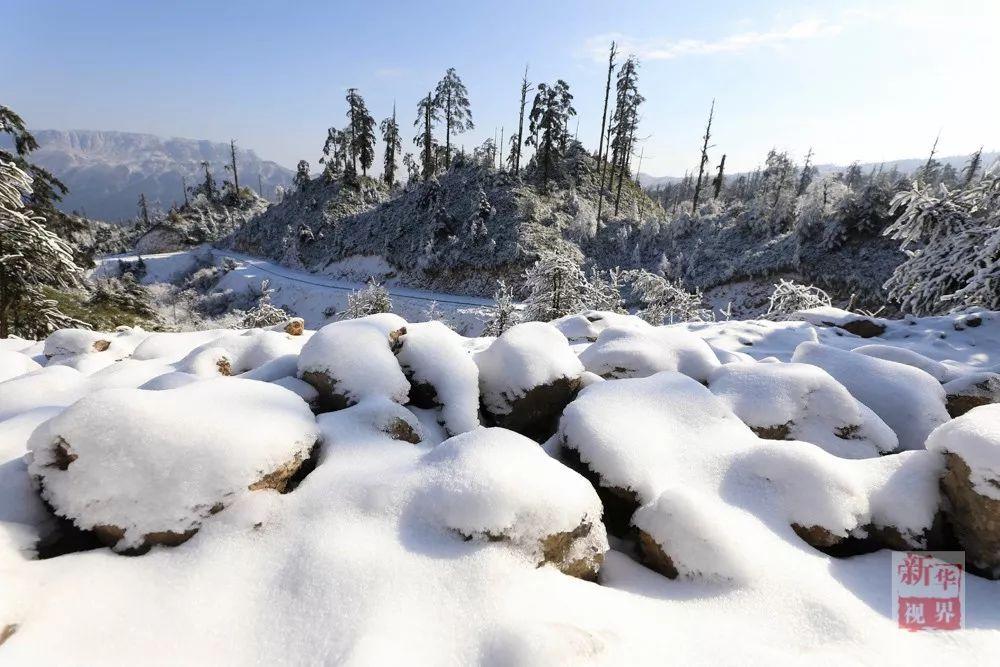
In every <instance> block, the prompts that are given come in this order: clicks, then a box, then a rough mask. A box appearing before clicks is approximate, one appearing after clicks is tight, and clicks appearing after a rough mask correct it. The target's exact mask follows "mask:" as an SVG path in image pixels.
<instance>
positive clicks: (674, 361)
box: [580, 325, 719, 382]
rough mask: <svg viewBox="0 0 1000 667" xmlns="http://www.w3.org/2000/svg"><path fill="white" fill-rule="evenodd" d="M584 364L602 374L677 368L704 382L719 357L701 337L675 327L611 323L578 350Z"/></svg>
mask: <svg viewBox="0 0 1000 667" xmlns="http://www.w3.org/2000/svg"><path fill="white" fill-rule="evenodd" d="M580 361H582V362H583V365H584V368H586V369H587V370H588V371H590V372H591V373H596V374H597V375H600V376H601V377H605V378H629V377H631V378H636V377H647V376H649V375H652V374H653V373H659V372H660V371H677V372H679V373H683V374H684V375H687V376H688V377H691V378H694V379H695V380H698V381H699V382H706V381H707V380H708V376H709V375H711V373H712V371H714V370H715V369H716V368H718V367H719V358H718V357H717V356H716V355H715V353H714V352H713V351H712V348H711V347H709V346H708V343H706V342H705V341H704V340H703V339H701V338H699V337H698V336H695V335H694V334H692V333H690V332H688V331H686V330H684V329H681V328H677V327H635V326H631V325H629V326H614V327H609V328H607V329H605V330H604V331H602V332H601V334H600V335H599V336H598V337H597V341H596V342H595V343H594V344H593V345H591V346H590V347H588V348H587V349H586V350H584V351H583V352H582V353H581V354H580Z"/></svg>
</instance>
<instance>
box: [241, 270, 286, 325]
mask: <svg viewBox="0 0 1000 667" xmlns="http://www.w3.org/2000/svg"><path fill="white" fill-rule="evenodd" d="M272 294H274V290H273V289H272V288H271V281H270V280H263V281H261V283H260V296H258V297H257V305H255V306H254V307H253V308H251V309H250V310H248V311H247V312H246V314H244V316H243V322H242V326H243V328H244V329H254V328H257V327H273V326H274V325H276V324H281V323H282V322H287V321H288V313H287V312H285V311H284V310H283V309H282V308H278V307H277V306H275V305H274V304H273V303H271V295H272Z"/></svg>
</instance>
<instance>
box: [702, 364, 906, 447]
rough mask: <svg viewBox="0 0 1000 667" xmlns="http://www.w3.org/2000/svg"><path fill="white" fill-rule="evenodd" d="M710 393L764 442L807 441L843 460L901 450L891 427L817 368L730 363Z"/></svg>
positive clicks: (718, 372) (712, 382) (713, 378)
mask: <svg viewBox="0 0 1000 667" xmlns="http://www.w3.org/2000/svg"><path fill="white" fill-rule="evenodd" d="M709 389H710V390H711V391H712V393H714V394H715V395H716V396H719V397H720V398H721V399H722V400H723V401H725V403H726V405H728V406H729V408H730V409H731V410H732V411H733V412H734V413H736V415H737V416H738V417H739V418H740V419H741V420H743V422H744V423H745V424H746V425H747V426H749V427H750V428H751V429H753V430H754V432H755V433H757V435H759V436H761V437H763V438H769V439H773V440H804V441H806V442H810V443H813V444H815V445H819V446H820V447H822V448H823V449H825V450H826V451H828V452H830V453H831V454H834V455H835V456H841V457H843V458H869V457H873V456H878V455H879V454H884V453H888V452H891V451H893V450H895V449H896V448H897V447H898V446H899V442H898V440H897V438H896V434H895V433H893V432H892V430H891V429H890V428H889V427H888V426H886V424H885V422H883V421H882V420H881V419H880V418H879V417H878V416H877V415H876V414H875V413H873V412H872V411H871V410H870V409H869V408H868V407H867V406H865V405H864V404H862V403H860V402H859V401H858V400H857V399H855V398H854V397H853V396H851V394H850V392H848V391H847V389H845V388H844V387H843V386H842V385H841V384H840V383H838V382H837V381H836V380H834V379H833V378H832V377H831V376H830V374H829V373H827V372H826V371H824V370H823V369H821V368H818V367H816V366H811V365H808V364H797V363H787V364H782V363H769V364H763V363H755V362H751V363H733V364H727V365H725V366H721V367H720V368H718V369H716V371H715V372H714V373H712V376H711V378H710V379H709Z"/></svg>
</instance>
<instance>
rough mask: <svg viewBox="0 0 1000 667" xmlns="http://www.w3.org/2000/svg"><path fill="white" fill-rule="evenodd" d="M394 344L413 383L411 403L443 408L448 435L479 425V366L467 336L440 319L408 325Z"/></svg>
mask: <svg viewBox="0 0 1000 667" xmlns="http://www.w3.org/2000/svg"><path fill="white" fill-rule="evenodd" d="M400 331H401V333H400V334H399V335H398V336H396V338H395V340H394V341H393V343H392V346H393V348H394V351H395V353H396V359H398V360H399V363H400V364H401V365H402V367H403V371H404V372H405V373H406V376H407V379H408V380H409V382H410V403H411V404H413V405H415V406H416V407H419V408H425V409H427V408H433V407H440V408H441V422H442V425H443V426H444V428H445V430H446V432H447V433H448V434H449V435H458V434H459V433H465V432H466V431H471V430H472V429H474V428H477V427H478V426H479V367H478V366H476V362H475V361H473V359H472V355H471V354H470V353H469V351H468V349H467V346H466V345H465V339H464V338H463V337H462V336H460V335H458V334H457V333H455V332H454V331H452V330H451V329H449V328H448V327H447V326H445V325H444V324H442V323H441V322H437V321H430V322H422V323H419V324H408V325H407V326H406V327H405V329H401V330H400Z"/></svg>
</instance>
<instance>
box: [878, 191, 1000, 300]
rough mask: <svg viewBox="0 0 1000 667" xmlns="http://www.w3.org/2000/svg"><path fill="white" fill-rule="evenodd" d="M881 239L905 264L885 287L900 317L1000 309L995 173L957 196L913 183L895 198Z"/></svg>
mask: <svg viewBox="0 0 1000 667" xmlns="http://www.w3.org/2000/svg"><path fill="white" fill-rule="evenodd" d="M892 212H893V213H897V212H899V217H898V218H897V219H896V220H895V221H894V222H893V223H892V224H890V225H889V226H888V227H887V228H886V230H885V232H884V234H885V235H886V236H888V237H889V238H891V239H893V240H895V241H899V242H900V248H901V249H902V250H903V251H904V252H905V253H907V255H908V256H909V258H908V259H907V260H906V261H905V262H903V263H902V264H900V265H899V266H897V267H896V270H895V271H893V274H892V277H891V278H889V280H888V281H887V282H886V283H885V289H886V290H887V292H888V295H889V298H891V299H893V300H895V301H898V302H899V303H900V305H901V307H902V309H903V310H904V311H905V312H910V313H914V314H917V315H921V314H933V313H940V312H944V311H947V310H949V309H951V308H956V307H961V306H967V305H980V306H984V307H986V308H993V309H1000V172H997V173H993V174H990V175H988V176H985V177H983V178H982V180H980V181H979V182H977V183H974V184H972V185H970V186H968V187H965V188H962V189H960V190H948V188H947V187H945V186H944V185H941V186H939V187H938V189H937V190H934V189H931V188H927V187H924V186H923V185H921V184H920V183H914V184H913V188H912V189H911V190H909V191H907V192H902V193H900V194H899V195H897V196H896V198H895V199H894V200H893V202H892Z"/></svg>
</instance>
